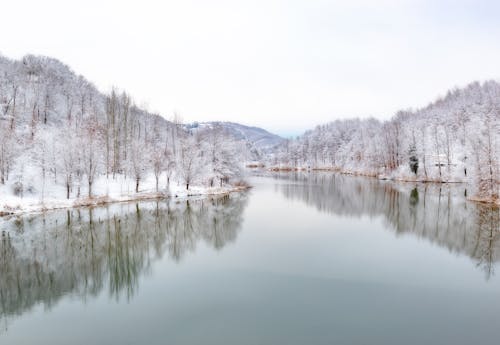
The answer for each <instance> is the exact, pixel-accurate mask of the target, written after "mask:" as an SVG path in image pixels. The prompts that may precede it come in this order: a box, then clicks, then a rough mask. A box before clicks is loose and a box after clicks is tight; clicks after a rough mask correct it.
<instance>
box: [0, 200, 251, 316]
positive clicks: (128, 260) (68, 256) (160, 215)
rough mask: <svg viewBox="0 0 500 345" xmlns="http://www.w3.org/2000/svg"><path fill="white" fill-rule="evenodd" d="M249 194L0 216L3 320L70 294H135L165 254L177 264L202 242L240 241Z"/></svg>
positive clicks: (48, 305) (218, 244)
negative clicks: (157, 261)
mask: <svg viewBox="0 0 500 345" xmlns="http://www.w3.org/2000/svg"><path fill="white" fill-rule="evenodd" d="M245 206H246V195H245V194H239V195H230V196H229V195H226V196H222V197H214V198H210V199H204V200H197V201H179V202H165V201H158V202H141V203H137V204H117V205H111V206H109V207H103V208H94V209H74V210H67V211H56V212H50V213H47V214H42V215H35V216H33V215H32V216H22V217H18V218H13V219H3V220H2V237H1V241H0V260H1V261H0V308H1V309H0V319H2V318H8V317H9V316H12V315H19V314H21V313H23V312H25V311H27V310H29V309H30V308H32V307H33V306H34V305H36V304H38V303H43V305H44V307H45V308H51V307H52V306H53V305H54V304H55V303H57V301H58V300H59V299H60V298H61V297H62V296H65V295H67V294H72V295H74V296H78V297H79V298H81V299H82V300H85V299H86V298H88V297H92V296H96V295H98V294H99V293H100V292H101V291H102V290H103V288H105V287H108V288H109V294H110V295H111V296H113V297H115V298H116V299H119V298H121V297H125V298H127V299H130V298H131V297H132V296H133V295H134V293H135V292H136V291H137V289H138V288H139V278H140V275H141V274H145V273H147V272H149V270H150V268H151V263H152V262H153V261H154V260H155V259H158V258H160V257H162V256H163V255H164V254H165V252H167V253H168V254H169V255H170V257H171V258H172V259H173V260H175V261H179V260H181V259H182V257H183V256H184V255H186V254H187V253H188V252H189V251H193V250H194V249H195V247H196V244H197V242H199V241H200V240H203V241H204V242H206V243H207V244H208V245H209V246H211V247H213V248H214V249H216V250H219V249H221V248H223V247H224V246H225V245H226V244H228V243H230V242H232V241H234V240H235V239H236V236H237V233H238V230H239V228H240V225H241V223H242V220H243V219H242V214H243V210H244V208H245Z"/></svg>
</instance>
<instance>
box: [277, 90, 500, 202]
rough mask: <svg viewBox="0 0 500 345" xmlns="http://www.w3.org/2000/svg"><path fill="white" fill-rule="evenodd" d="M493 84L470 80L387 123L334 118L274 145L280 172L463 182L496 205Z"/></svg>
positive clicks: (498, 146)
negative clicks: (302, 170) (313, 171)
mask: <svg viewBox="0 0 500 345" xmlns="http://www.w3.org/2000/svg"><path fill="white" fill-rule="evenodd" d="M499 157H500V84H499V83H498V82H496V81H487V82H484V83H479V82H474V83H471V84H470V85H468V86H467V87H465V88H462V89H454V90H451V91H449V92H448V93H447V95H446V96H445V97H443V98H440V99H438V100H436V101H435V102H433V103H431V104H429V105H428V106H426V107H424V108H422V109H418V110H407V111H400V112H398V113H397V114H395V116H394V117H393V118H392V119H390V120H389V121H385V122H381V121H379V120H376V119H364V120H360V119H351V120H338V121H334V122H331V123H328V124H325V125H321V126H317V127H316V128H315V129H313V130H309V131H307V132H306V133H305V134H303V135H302V136H300V137H298V138H297V139H294V140H288V141H287V142H285V143H284V144H283V145H281V146H280V147H279V148H278V149H277V150H276V151H275V152H274V153H273V155H272V156H271V157H270V158H269V159H270V161H271V164H272V165H274V166H275V167H278V168H282V169H295V168H306V169H307V168H317V169H332V170H338V171H342V172H346V173H353V174H362V175H371V176H378V177H381V178H395V179H402V180H409V181H438V182H467V183H469V185H470V186H471V192H472V193H471V195H473V196H474V197H477V198H480V199H484V200H496V201H498V200H499V184H498V183H499V182H500V174H499V170H500V169H499V160H500V158H499Z"/></svg>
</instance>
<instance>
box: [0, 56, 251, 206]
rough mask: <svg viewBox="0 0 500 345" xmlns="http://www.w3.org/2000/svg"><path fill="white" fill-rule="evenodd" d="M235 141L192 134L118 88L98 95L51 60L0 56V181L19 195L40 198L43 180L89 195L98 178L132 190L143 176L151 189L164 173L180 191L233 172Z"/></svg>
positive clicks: (219, 132) (160, 184)
mask: <svg viewBox="0 0 500 345" xmlns="http://www.w3.org/2000/svg"><path fill="white" fill-rule="evenodd" d="M238 145H239V143H237V142H236V141H235V140H233V139H232V138H231V137H229V136H228V135H226V134H225V132H224V131H223V129H222V128H219V127H218V126H216V125H214V126H211V127H210V128H204V130H202V131H196V132H193V131H190V130H187V129H186V127H185V126H183V125H182V124H181V123H180V121H179V119H178V118H176V117H174V119H173V121H167V120H165V119H164V118H163V117H160V116H158V115H156V114H151V113H149V112H147V111H145V110H144V109H141V108H140V107H138V106H136V105H135V104H134V101H133V100H132V98H131V97H130V96H129V95H128V94H127V93H125V92H119V91H117V90H115V89H113V90H112V91H111V92H110V93H109V94H103V93H101V92H99V91H98V90H97V89H96V87H95V86H94V85H93V84H91V83H90V82H88V81H87V80H86V79H84V78H83V77H81V76H78V75H76V74H75V73H74V72H72V71H71V70H70V69H69V68H68V67H67V66H66V65H64V64H62V63H61V62H59V61H57V60H55V59H51V58H47V57H38V56H32V55H28V56H25V57H24V58H22V59H21V60H20V61H15V60H9V59H7V58H4V57H0V187H2V185H3V186H5V185H8V186H9V188H4V190H8V191H12V192H14V193H15V194H16V195H18V196H23V195H28V194H41V198H42V200H43V197H44V194H46V192H47V190H48V189H49V186H51V188H53V187H54V186H64V194H65V196H66V198H78V197H83V196H93V195H94V193H95V192H97V191H95V187H94V186H95V182H96V180H97V179H104V178H105V179H108V180H109V179H117V178H118V177H119V178H122V179H123V178H126V179H132V180H133V181H134V184H135V191H136V192H139V191H140V188H141V182H142V181H143V179H144V178H145V177H146V176H147V175H149V176H152V175H154V177H155V180H156V189H157V190H160V189H161V190H164V189H166V188H168V186H169V184H170V182H171V179H175V181H176V183H179V184H181V183H182V184H184V186H185V188H187V189H189V186H190V185H192V184H197V185H204V186H214V185H222V184H224V183H227V182H231V181H232V182H234V181H237V180H238V178H239V176H240V173H241V167H240V162H239V161H238V157H237V154H239V153H240V152H241V151H242V150H244V147H239V146H238ZM0 191H1V188H0ZM100 192H102V191H100ZM101 194H102V193H101Z"/></svg>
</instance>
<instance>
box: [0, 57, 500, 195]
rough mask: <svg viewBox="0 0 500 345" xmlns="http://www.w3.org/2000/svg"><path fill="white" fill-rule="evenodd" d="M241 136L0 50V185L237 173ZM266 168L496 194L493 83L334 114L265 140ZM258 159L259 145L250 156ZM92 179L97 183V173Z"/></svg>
mask: <svg viewBox="0 0 500 345" xmlns="http://www.w3.org/2000/svg"><path fill="white" fill-rule="evenodd" d="M248 147H249V145H248V143H245V142H244V141H242V140H236V139H235V137H234V136H231V135H229V133H227V131H226V130H225V128H224V126H222V125H220V124H219V123H211V124H210V125H205V126H198V127H193V126H186V125H183V124H182V123H181V121H180V119H179V118H178V117H175V116H174V117H173V119H172V121H167V120H165V118H164V117H161V116H159V115H156V114H152V113H150V112H147V111H146V110H144V109H141V108H140V107H138V106H136V105H135V104H134V101H133V100H132V98H131V97H130V96H129V95H128V94H127V93H125V92H120V91H118V90H116V89H113V90H111V92H110V93H109V94H103V93H101V92H100V91H98V90H97V89H96V87H95V86H94V85H93V84H91V83H90V82H88V81H87V80H86V79H84V78H83V77H81V76H78V75H76V74H75V73H73V72H72V71H71V70H70V69H69V68H68V67H67V66H66V65H64V64H62V63H61V62H59V61H57V60H55V59H51V58H47V57H38V56H32V55H28V56H25V57H24V58H22V59H21V60H18V61H17V60H9V59H7V58H3V57H0V193H13V194H15V195H17V196H21V197H23V196H25V195H40V196H41V199H42V200H43V199H44V195H45V194H47V191H50V192H52V191H53V189H54V186H57V187H58V188H60V189H61V191H60V194H63V195H64V197H66V198H68V199H69V198H80V197H84V196H94V195H95V194H96V193H97V192H99V193H101V195H102V190H99V191H96V189H97V188H96V184H97V182H98V181H100V183H99V184H98V186H99V187H100V188H102V186H103V185H104V186H107V185H109V183H108V182H106V181H117V180H120V181H121V180H124V179H125V180H129V181H133V185H134V188H133V189H134V190H135V192H139V191H141V183H142V182H143V181H144V180H145V179H146V178H147V177H149V178H152V177H153V179H154V181H155V187H156V190H157V191H159V190H162V191H163V190H167V189H168V187H169V186H170V184H171V182H172V181H173V182H175V183H176V184H177V185H179V184H183V185H184V188H185V189H189V188H190V186H193V185H202V186H207V187H208V186H222V185H224V184H225V183H233V184H234V183H237V182H238V181H239V180H240V177H241V175H242V168H241V163H243V162H244V161H245V160H247V159H248V157H249V155H248V151H249V150H248ZM266 157H267V158H266V159H267V163H268V164H270V165H271V166H273V167H275V168H278V169H328V170H336V171H341V172H345V173H353V174H360V175H369V176H377V177H379V178H393V179H400V180H409V181H434V182H466V183H468V185H469V186H470V188H468V191H469V195H468V196H470V197H474V198H477V199H482V200H488V201H497V202H498V200H499V181H500V169H499V162H500V159H499V157H500V84H498V83H497V82H495V81H488V82H485V83H478V82H475V83H472V84H470V85H469V86H467V87H465V88H463V89H455V90H452V91H450V92H448V94H447V95H446V96H445V97H443V98H440V99H438V100H437V101H435V102H433V103H431V104H430V105H428V106H427V107H425V108H422V109H418V110H405V111H400V112H398V113H397V114H396V115H395V116H394V117H393V118H392V119H391V120H389V121H385V122H382V121H379V120H376V119H364V120H360V119H351V120H337V121H334V122H331V123H328V124H325V125H321V126H318V127H316V128H315V129H313V130H309V131H307V132H305V133H304V134H303V135H302V136H300V137H297V138H295V139H290V140H286V141H283V143H280V144H278V145H277V146H276V147H275V148H274V149H269V150H267V152H266ZM261 159H263V158H262V156H261ZM102 181H104V183H103V182H102Z"/></svg>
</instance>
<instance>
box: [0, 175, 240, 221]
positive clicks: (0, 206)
mask: <svg viewBox="0 0 500 345" xmlns="http://www.w3.org/2000/svg"><path fill="white" fill-rule="evenodd" d="M135 183H136V181H135V180H134V179H132V178H125V177H124V176H123V175H118V176H116V177H115V178H113V177H112V176H109V178H106V176H101V177H99V178H98V179H96V181H95V182H94V185H93V187H92V190H93V192H92V198H89V197H88V187H87V185H86V183H82V184H81V187H80V197H79V198H78V197H76V195H77V187H73V190H72V192H71V197H70V198H69V199H67V198H66V190H65V188H64V187H63V186H62V185H61V184H60V182H59V183H54V181H48V179H47V181H46V182H45V184H43V183H42V182H41V181H40V178H38V179H34V180H32V181H30V185H32V187H33V188H32V189H33V192H32V193H29V192H24V195H22V196H16V195H14V192H13V185H12V184H6V185H0V216H2V215H13V214H21V213H30V212H41V211H47V210H54V209H61V208H70V207H78V206H94V205H100V204H108V203H114V202H125V201H133V200H147V199H158V198H165V197H172V198H186V197H194V196H205V195H216V194H226V193H230V192H235V191H242V190H244V189H246V188H247V187H244V186H233V185H229V184H226V185H224V186H222V187H220V186H218V185H217V186H214V187H207V186H203V185H199V184H197V185H190V186H189V190H186V185H185V184H183V183H180V182H178V181H176V180H175V179H171V181H170V184H169V186H168V188H167V178H166V176H163V175H162V176H161V177H160V179H159V188H158V192H157V191H156V180H155V177H154V175H153V174H150V175H148V176H147V177H146V178H145V179H143V180H141V181H140V184H139V192H138V193H136V192H135Z"/></svg>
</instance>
